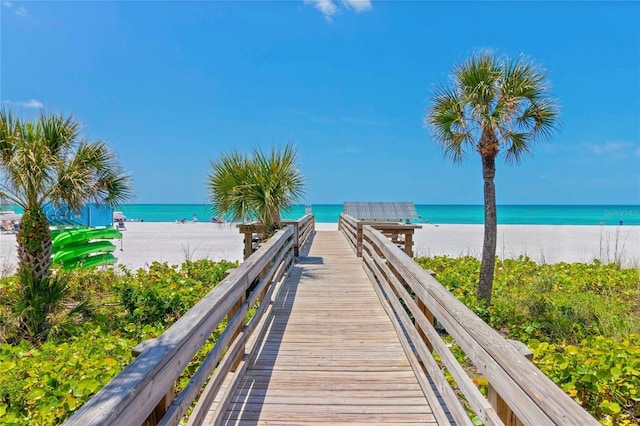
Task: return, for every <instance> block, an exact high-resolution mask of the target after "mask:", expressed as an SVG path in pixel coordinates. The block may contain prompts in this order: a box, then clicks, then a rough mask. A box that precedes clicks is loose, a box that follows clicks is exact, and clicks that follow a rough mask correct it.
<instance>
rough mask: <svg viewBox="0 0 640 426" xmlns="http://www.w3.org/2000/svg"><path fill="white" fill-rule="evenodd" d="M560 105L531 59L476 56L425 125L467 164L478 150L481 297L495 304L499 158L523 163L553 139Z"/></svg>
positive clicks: (439, 93) (441, 93) (443, 90)
mask: <svg viewBox="0 0 640 426" xmlns="http://www.w3.org/2000/svg"><path fill="white" fill-rule="evenodd" d="M557 119H558V107H557V106H556V103H555V102H554V100H553V99H552V97H551V95H550V92H549V85H548V76H547V73H546V72H544V71H543V70H541V69H540V68H539V67H538V66H537V65H535V64H533V63H532V62H531V61H529V60H527V59H525V58H523V57H518V58H516V59H509V58H504V59H503V58H499V57H498V56H496V55H494V54H492V53H481V54H474V55H473V56H471V57H470V58H469V59H467V60H466V61H464V62H463V63H461V64H460V65H458V66H456V67H455V68H454V72H453V82H452V84H442V85H440V86H439V87H438V88H437V89H436V91H435V93H434V95H433V96H432V98H431V105H430V107H429V108H428V110H427V112H426V114H425V117H424V124H425V126H427V127H429V128H430V129H431V131H432V134H433V137H434V139H435V142H436V143H437V144H438V145H439V146H440V147H442V148H443V150H444V154H445V156H446V157H449V158H450V159H452V160H453V161H454V162H455V163H459V162H462V161H463V160H464V159H465V157H466V155H467V153H468V151H470V150H473V151H477V152H478V153H479V154H480V159H481V161H482V179H483V182H484V226H485V227H484V242H483V247H482V267H481V268H480V273H479V280H478V286H477V295H478V299H479V300H481V301H483V303H485V304H486V305H487V306H490V305H491V296H492V288H493V277H494V268H493V265H494V262H495V256H496V244H497V241H496V240H497V213H496V192H495V182H494V178H495V174H496V158H497V157H498V155H499V154H502V155H503V156H504V158H505V160H506V162H507V163H511V164H517V163H519V162H520V160H521V159H522V158H523V157H524V156H525V155H528V154H531V153H532V149H533V144H534V142H536V141H538V140H544V139H548V138H549V137H550V136H551V135H552V132H553V131H554V130H555V128H556V126H557Z"/></svg>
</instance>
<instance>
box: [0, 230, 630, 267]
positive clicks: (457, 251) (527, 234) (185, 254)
mask: <svg viewBox="0 0 640 426" xmlns="http://www.w3.org/2000/svg"><path fill="white" fill-rule="evenodd" d="M337 228H338V225H337V224H335V223H317V224H316V230H317V231H331V230H337ZM482 236H483V226H482V225H431V224H425V225H422V229H419V230H416V234H415V245H414V252H415V254H416V255H417V256H435V255H449V256H464V255H471V256H475V257H479V256H480V254H481V253H482ZM114 242H116V243H117V249H116V251H115V252H114V254H115V256H116V257H117V258H118V260H119V263H121V264H123V265H125V266H126V267H128V268H129V269H133V270H135V269H137V268H145V267H147V266H148V265H149V264H151V262H153V261H154V260H157V261H159V262H168V263H169V264H170V265H172V264H180V263H182V262H183V261H184V260H186V259H191V260H196V259H201V258H208V259H212V260H221V259H226V260H230V261H234V260H242V250H243V236H242V234H240V233H239V232H238V229H237V228H236V226H235V224H228V223H227V224H215V223H203V222H202V223H201V222H198V223H189V222H188V223H184V224H178V223H153V222H128V223H127V230H126V231H124V232H123V238H122V240H121V241H120V240H114ZM616 244H617V249H616ZM496 254H497V255H498V256H499V257H500V258H515V257H518V256H520V255H526V256H529V257H530V258H531V259H533V260H536V261H538V262H547V263H557V262H563V261H564V262H591V261H593V260H594V259H596V258H597V259H601V260H602V261H604V262H610V261H616V260H622V261H623V263H624V264H626V265H631V266H638V265H640V226H598V225H596V226H551V225H500V226H499V227H498V248H497V253H496ZM16 263H17V259H16V242H15V235H13V234H2V235H0V270H2V269H6V268H7V267H10V268H14V267H15V265H16Z"/></svg>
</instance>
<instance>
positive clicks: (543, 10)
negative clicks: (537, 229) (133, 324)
mask: <svg viewBox="0 0 640 426" xmlns="http://www.w3.org/2000/svg"><path fill="white" fill-rule="evenodd" d="M0 10H1V13H2V15H1V18H0V19H1V21H0V23H1V34H0V35H1V41H0V48H1V54H0V59H1V64H0V71H1V76H0V99H1V100H2V103H3V106H4V107H8V108H11V109H12V110H13V111H14V112H16V113H18V114H20V115H22V116H23V117H25V118H29V117H34V116H35V115H36V114H37V112H38V110H39V108H42V107H44V108H45V110H46V111H49V112H62V113H65V114H73V115H74V116H76V117H77V118H78V119H79V120H80V121H81V122H82V123H84V129H85V132H86V134H87V135H88V136H89V137H91V138H93V139H105V140H107V141H108V142H109V144H110V146H111V147H112V148H113V149H114V150H115V151H116V153H117V154H118V155H119V157H120V161H121V163H122V164H123V166H124V167H125V168H126V169H127V170H129V171H130V172H131V174H132V175H133V178H134V184H135V190H136V198H135V200H132V201H133V202H136V203H204V202H205V200H206V197H207V194H206V187H205V181H206V176H207V173H208V172H209V170H210V165H209V161H210V160H215V159H216V158H218V157H219V155H220V154H221V153H224V152H228V151H229V150H231V149H239V150H241V151H248V150H250V149H251V148H253V147H262V148H265V149H268V148H270V147H271V146H273V145H282V144H284V143H286V142H287V141H292V142H293V143H294V144H295V145H296V146H297V147H298V150H299V156H300V168H301V171H302V173H303V175H304V176H305V178H306V183H307V195H306V198H305V199H304V200H302V201H303V202H307V203H314V204H321V203H341V202H343V201H345V200H354V201H414V202H416V203H424V204H481V203H482V200H483V196H482V179H481V168H480V159H479V157H478V155H477V154H475V153H473V152H472V153H470V155H469V156H468V158H467V160H466V161H465V162H464V163H463V164H461V165H454V164H452V163H451V162H450V161H449V160H448V159H445V158H444V157H443V153H442V151H441V150H440V149H439V148H438V147H437V146H436V145H435V143H434V141H433V139H432V138H431V136H430V133H429V130H428V129H426V128H424V127H423V125H422V122H423V116H424V113H425V111H426V109H427V107H428V106H429V97H430V95H431V94H432V93H433V90H434V87H435V84H438V83H442V82H447V81H449V78H450V75H451V71H452V69H453V67H454V65H455V64H457V63H459V62H461V61H463V60H464V59H465V58H467V57H468V56H469V55H470V54H472V53H473V52H476V51H479V50H481V49H491V50H493V51H494V52H496V53H498V54H502V55H508V56H517V55H520V54H524V55H527V56H529V57H531V58H532V59H533V60H534V61H535V62H536V63H538V64H540V65H541V66H542V67H543V68H545V69H547V70H548V71H549V72H550V82H551V84H552V86H553V88H552V91H553V95H554V97H555V98H556V99H557V101H558V103H559V105H560V108H561V110H560V114H561V115H560V117H561V127H560V131H559V132H558V133H556V134H555V135H554V137H553V138H552V140H550V141H549V142H547V143H541V144H539V145H537V146H536V148H535V155H534V156H533V157H529V158H525V159H524V161H523V162H522V163H521V164H520V165H519V166H509V165H506V164H504V162H503V161H500V162H499V163H498V171H497V177H496V187H497V200H498V203H499V204H640V3H638V2H557V3H556V2H530V3H529V2H524V3H520V2H518V3H511V2H427V1H424V2H420V1H407V2H393V1H384V2H382V1H380V2H379V1H371V2H369V1H359V2H357V1H346V0H345V1H342V0H322V1H303V0H300V1H293V0H292V1H279V2H270V1H265V2H248V1H242V2H230V1H229V2H226V1H225V2H223V1H209V2H207V1H202V2H163V1H140V2H109V1H101V2H77V1H76V2H50V1H47V2H38V1H35V2H34V1H29V2H18V1H2V5H1V8H0Z"/></svg>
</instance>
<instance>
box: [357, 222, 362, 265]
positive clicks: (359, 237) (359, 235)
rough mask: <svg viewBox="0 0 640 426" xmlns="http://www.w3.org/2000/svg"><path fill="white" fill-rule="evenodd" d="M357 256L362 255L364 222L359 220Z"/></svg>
mask: <svg viewBox="0 0 640 426" xmlns="http://www.w3.org/2000/svg"><path fill="white" fill-rule="evenodd" d="M356 256H357V257H362V222H360V221H358V229H357V232H356Z"/></svg>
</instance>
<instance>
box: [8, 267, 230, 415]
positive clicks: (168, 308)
mask: <svg viewBox="0 0 640 426" xmlns="http://www.w3.org/2000/svg"><path fill="white" fill-rule="evenodd" d="M235 267H237V263H236V262H226V261H220V262H214V261H211V260H206V259H202V260H198V261H193V262H190V261H187V262H184V263H183V264H182V265H181V266H177V265H171V266H170V265H168V264H166V263H158V262H154V263H153V264H152V265H151V266H150V268H149V269H148V270H143V269H139V270H138V271H135V272H132V271H128V270H122V271H120V270H98V269H93V270H80V269H79V270H74V271H59V272H57V273H56V274H55V275H53V276H54V277H56V279H58V277H59V279H60V281H59V282H61V283H63V287H64V291H60V292H61V293H64V297H65V300H66V302H65V303H66V304H68V305H69V306H77V304H78V303H79V302H80V301H83V300H86V301H88V303H89V304H90V306H91V307H92V309H91V315H90V316H87V317H86V318H85V319H84V320H83V321H68V322H67V323H66V326H65V327H59V328H58V332H56V333H54V334H52V335H51V336H50V337H49V339H48V340H46V341H44V342H42V343H41V344H34V343H33V342H31V341H28V340H26V339H24V335H23V334H22V333H21V332H20V326H19V324H17V323H16V322H15V321H13V317H14V312H13V311H14V310H15V306H16V305H15V302H14V294H13V293H15V291H16V290H15V289H16V288H17V283H18V282H19V281H20V277H19V276H18V275H17V274H16V275H12V276H9V277H5V278H0V374H1V375H2V377H11V380H0V423H2V424H61V423H62V422H64V420H65V419H67V418H68V417H70V416H71V414H73V412H75V411H76V410H77V409H79V408H80V407H81V406H82V404H84V403H85V402H86V401H88V400H89V399H90V398H91V397H92V396H93V395H95V394H96V393H97V392H98V391H99V390H100V389H101V388H102V387H103V386H104V385H106V384H107V383H108V382H109V381H111V379H112V378H113V377H115V376H116V375H117V374H118V373H119V372H120V371H122V370H123V369H124V368H125V367H126V366H127V365H128V364H129V363H130V362H131V361H132V360H133V358H132V355H131V350H132V349H133V348H134V347H135V346H136V345H138V344H139V343H141V342H142V341H144V340H147V339H152V338H155V337H158V336H159V335H161V334H162V333H163V332H164V331H165V330H166V329H167V328H168V327H169V326H170V325H171V324H173V323H174V322H175V321H176V320H177V319H178V318H180V317H181V316H182V315H183V314H184V313H185V312H186V311H187V310H188V309H190V308H191V307H192V306H193V305H194V304H195V303H197V302H198V301H199V300H200V299H202V297H204V296H205V295H206V294H207V293H208V292H209V291H211V289H213V288H214V287H215V286H216V285H218V283H219V282H220V281H221V280H222V279H223V278H224V276H225V271H226V270H227V269H229V268H235ZM45 316H46V317H48V318H51V316H50V315H45ZM224 327H226V323H225V322H224V321H223V322H222V323H221V324H220V325H219V327H218V330H217V331H216V332H215V333H214V334H213V335H212V336H211V337H210V339H209V340H208V341H207V342H206V343H205V345H204V347H203V349H202V350H201V351H200V352H199V353H198V354H197V355H196V356H195V357H194V359H193V360H192V361H191V363H190V365H189V366H187V368H186V369H185V372H184V373H183V375H182V376H181V377H180V378H179V380H178V381H177V383H176V389H177V390H178V391H179V390H181V389H183V388H184V386H185V385H186V384H187V383H188V381H189V379H190V377H191V375H192V374H193V372H194V371H195V370H196V368H195V365H199V364H200V363H201V362H202V361H203V359H204V357H205V356H206V350H207V349H209V350H210V349H211V347H212V346H213V344H214V343H215V341H216V339H217V338H218V336H219V335H220V334H221V333H222V331H223V330H224Z"/></svg>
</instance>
